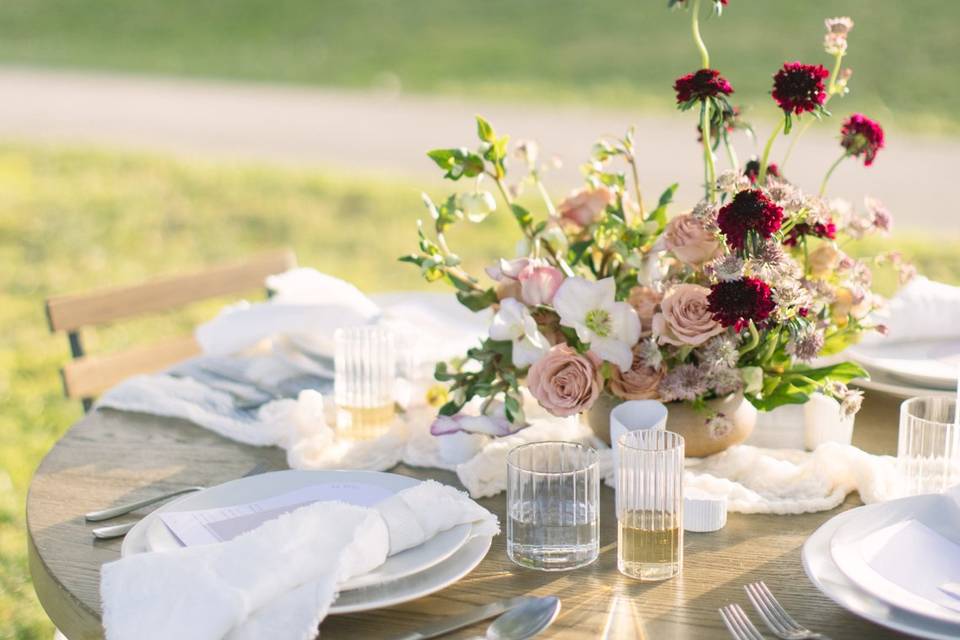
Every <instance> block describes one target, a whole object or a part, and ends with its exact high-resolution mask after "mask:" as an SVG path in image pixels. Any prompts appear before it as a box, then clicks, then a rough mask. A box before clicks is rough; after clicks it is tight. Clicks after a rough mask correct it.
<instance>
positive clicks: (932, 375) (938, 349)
mask: <svg viewBox="0 0 960 640" xmlns="http://www.w3.org/2000/svg"><path fill="white" fill-rule="evenodd" d="M848 354H849V356H850V357H851V358H852V359H853V360H855V361H857V362H859V363H860V364H862V365H864V366H865V367H868V368H869V369H871V370H874V371H881V372H884V373H887V374H889V375H890V376H892V377H894V378H896V379H898V380H900V381H901V382H906V383H908V384H910V385H912V386H919V387H926V388H930V389H943V390H949V389H956V388H957V368H958V367H960V339H949V340H917V341H912V342H887V341H886V340H883V339H879V340H875V341H870V342H867V343H860V344H857V345H854V346H852V347H850V349H849V350H848Z"/></svg>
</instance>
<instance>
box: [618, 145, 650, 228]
mask: <svg viewBox="0 0 960 640" xmlns="http://www.w3.org/2000/svg"><path fill="white" fill-rule="evenodd" d="M627 162H629V163H630V172H631V173H632V174H633V190H634V191H635V192H636V194H637V207H638V210H639V211H640V219H641V220H643V219H645V218H646V217H647V213H646V211H644V209H643V196H642V195H641V194H640V173H639V172H638V171H637V158H636V156H634V155H633V154H632V153H631V154H630V155H628V156H627ZM623 215H624V216H626V218H627V220H626V222H627V224H628V225H629V224H630V212H628V211H627V208H626V207H624V208H623Z"/></svg>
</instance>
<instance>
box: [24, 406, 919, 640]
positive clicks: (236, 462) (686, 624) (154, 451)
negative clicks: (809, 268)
mask: <svg viewBox="0 0 960 640" xmlns="http://www.w3.org/2000/svg"><path fill="white" fill-rule="evenodd" d="M898 404H899V401H898V400H896V399H893V398H890V397H886V396H879V395H872V396H868V397H867V400H866V402H865V403H864V408H863V411H862V412H861V413H860V415H859V416H858V418H857V426H856V431H855V435H854V441H855V444H857V445H858V446H860V447H862V448H864V449H865V450H867V451H870V452H872V453H886V454H892V453H894V452H895V450H896V435H897V434H896V431H897V406H898ZM284 460H285V459H284V455H283V452H282V451H280V450H278V449H274V448H255V447H249V446H245V445H241V444H237V443H234V442H230V441H227V440H225V439H223V438H220V437H218V436H216V435H214V434H212V433H209V432H207V431H205V430H203V429H200V428H198V427H195V426H193V425H190V424H188V423H186V422H181V421H174V420H162V419H158V418H154V417H148V416H139V415H133V414H125V413H117V412H111V411H95V412H93V413H91V414H89V415H88V416H86V417H85V418H84V419H83V420H82V421H81V422H79V423H78V424H76V425H75V426H74V427H73V428H71V429H70V431H69V432H68V433H67V434H66V435H65V436H64V438H63V439H62V440H61V441H60V442H59V443H58V444H57V445H56V446H55V447H54V448H53V450H51V452H50V453H49V454H48V455H47V457H46V458H45V459H44V460H43V462H42V463H41V465H40V467H39V468H38V470H37V473H36V476H35V477H34V479H33V483H32V485H31V488H30V494H29V496H28V498H27V525H28V534H29V536H30V540H29V546H30V565H31V573H32V576H33V580H34V584H35V587H36V589H37V593H38V595H39V597H40V601H41V602H42V604H43V606H44V607H45V609H46V610H47V612H48V614H49V615H50V617H51V619H52V620H53V622H54V623H56V625H57V626H58V627H59V628H60V629H61V630H62V631H63V632H64V633H65V634H66V635H67V637H68V638H70V640H87V639H96V638H101V637H102V629H101V627H100V619H99V613H100V598H99V595H98V582H99V573H100V565H101V564H103V563H104V562H108V561H110V560H114V559H116V558H118V557H119V555H120V541H119V540H116V541H107V542H101V541H94V539H93V538H92V536H91V535H90V529H91V527H92V525H88V524H86V523H84V521H83V516H82V514H83V513H85V512H87V511H91V510H94V509H102V508H104V507H108V506H111V505H116V504H120V503H123V502H127V501H130V500H134V499H138V498H142V497H147V496H151V495H155V494H157V493H160V492H163V491H167V490H171V489H175V488H179V487H183V486H187V485H195V484H201V485H206V486H210V485H214V484H218V483H221V482H224V481H227V480H231V479H234V478H237V477H239V476H242V475H243V474H245V473H246V472H248V471H249V470H250V469H251V468H253V467H254V466H255V465H257V464H258V463H265V464H267V465H269V466H270V467H271V468H274V469H283V468H285V467H286V465H285V461H284ZM395 471H396V472H397V473H402V474H406V475H411V476H415V477H419V478H427V477H431V478H436V479H438V480H440V481H442V482H447V483H450V484H458V483H457V480H456V476H455V475H454V474H452V473H449V472H443V471H437V470H423V469H412V468H408V467H404V466H400V467H397V469H395ZM601 501H602V513H601V533H600V536H601V538H600V545H601V552H600V558H599V560H598V561H597V562H596V563H594V564H593V565H591V566H589V567H586V568H583V569H579V570H576V571H571V572H563V573H543V572H538V571H533V570H529V569H523V568H520V567H518V566H515V565H513V564H512V563H511V562H510V561H509V560H508V559H507V556H506V552H505V540H504V536H503V535H501V536H498V537H497V538H495V539H494V542H493V547H492V548H491V549H490V552H489V553H488V555H487V557H486V558H485V559H484V561H483V563H482V564H481V565H480V566H479V567H478V568H477V569H476V570H474V571H473V572H472V573H471V574H470V575H468V576H467V577H466V578H464V579H463V580H461V581H460V582H459V583H457V584H456V585H454V586H451V587H449V588H447V589H444V590H442V591H440V592H438V593H436V594H434V595H432V596H429V597H426V598H422V599H420V600H416V601H414V602H410V603H407V604H404V605H401V606H396V607H391V608H388V609H381V610H377V611H368V612H364V613H357V614H351V615H342V616H331V617H329V618H327V620H326V621H325V622H324V623H323V625H322V627H321V635H322V637H323V638H325V639H326V638H381V637H390V636H391V635H395V634H397V633H401V632H403V631H409V630H413V629H414V628H416V627H418V626H420V625H422V624H425V623H427V622H431V621H434V620H436V619H437V618H438V617H440V616H445V615H452V614H456V613H458V612H461V611H464V610H466V609H467V608H469V607H470V606H472V605H477V604H484V603H487V602H490V601H492V600H495V599H499V598H503V597H507V596H512V595H521V594H538V595H548V594H552V595H557V596H559V597H560V598H561V600H562V603H563V608H562V612H561V614H560V617H559V618H558V620H557V622H556V623H555V624H554V626H553V627H551V628H550V630H549V631H548V632H547V633H545V634H544V635H543V636H542V637H544V638H596V637H607V638H620V637H623V638H649V639H655V640H659V639H677V640H686V639H697V640H699V639H712V638H728V637H729V635H728V634H727V632H726V630H725V629H724V627H723V625H722V623H721V621H720V617H719V615H718V614H717V609H718V607H720V606H722V605H725V604H728V603H731V602H736V603H740V604H741V605H742V606H744V608H745V609H746V610H747V611H748V612H749V613H750V615H751V616H752V617H753V619H754V621H755V622H756V623H757V624H758V625H759V619H758V618H757V617H756V615H755V614H754V613H753V611H752V610H751V609H750V607H749V605H748V602H747V599H746V597H745V595H744V592H743V585H744V584H746V583H748V582H752V581H755V580H764V581H766V583H767V584H768V585H769V586H770V587H771V589H772V590H773V591H774V593H775V594H776V595H777V596H778V597H779V598H780V600H781V602H783V604H784V605H785V606H786V608H787V609H788V610H789V611H790V612H791V613H792V614H793V615H794V617H795V618H797V619H798V620H799V621H800V622H801V623H803V624H806V625H807V626H809V627H811V628H813V629H815V630H817V631H820V632H822V633H825V634H827V635H829V636H830V637H831V638H832V639H833V640H845V639H850V640H852V639H861V638H871V639H873V638H876V639H881V640H882V639H885V638H903V637H906V636H903V635H902V634H897V633H894V632H891V631H888V630H886V629H883V628H881V627H878V626H876V625H873V624H871V623H869V622H866V621H864V620H861V619H860V618H857V617H856V616H854V615H852V614H850V613H848V612H847V611H845V610H844V609H842V608H840V607H838V606H837V605H835V604H833V602H831V601H830V600H829V599H827V598H826V597H825V596H823V595H822V594H820V593H819V592H818V591H817V590H816V589H814V588H813V586H811V584H810V583H809V581H808V580H807V578H806V576H805V575H804V572H803V569H802V567H801V562H800V548H801V546H802V545H803V543H804V541H805V540H806V539H807V537H808V536H809V535H810V533H812V532H813V531H814V530H815V529H816V528H817V527H818V526H820V525H821V524H822V523H824V522H825V521H827V520H828V519H829V518H830V517H832V516H833V515H835V514H836V513H838V512H839V511H841V510H843V509H847V508H851V507H854V506H857V505H859V504H860V501H859V499H858V498H857V496H856V495H853V496H850V497H849V498H848V499H847V501H846V502H845V503H844V505H843V506H841V507H839V508H838V509H836V510H834V511H831V512H824V513H814V514H806V515H799V516H772V515H740V514H731V515H730V518H729V522H728V524H727V526H726V528H724V529H723V530H721V531H719V532H716V533H707V534H693V533H688V534H687V535H686V539H685V564H684V570H683V574H682V575H681V576H680V577H678V578H675V579H673V580H670V581H667V582H662V583H654V584H642V583H639V582H636V581H633V580H630V579H628V578H625V577H623V576H621V575H620V574H619V573H618V572H617V569H616V554H617V551H616V519H615V516H614V513H613V492H612V491H611V490H610V489H608V488H606V487H603V488H602V489H601ZM480 502H481V504H483V505H484V506H485V507H487V508H489V509H491V510H492V511H494V512H495V513H497V514H498V515H499V517H500V518H501V522H502V521H503V516H504V497H503V495H502V494H501V495H499V496H496V497H494V498H488V499H484V500H481V501H480ZM120 521H122V520H118V521H117V522H120ZM483 629H484V627H483V625H476V626H474V627H472V628H470V629H468V630H465V631H463V632H461V633H459V634H454V635H451V636H450V637H451V638H468V637H475V636H476V635H477V634H482V632H483Z"/></svg>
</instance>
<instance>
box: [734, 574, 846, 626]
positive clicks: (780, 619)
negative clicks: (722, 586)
mask: <svg viewBox="0 0 960 640" xmlns="http://www.w3.org/2000/svg"><path fill="white" fill-rule="evenodd" d="M744 590H745V591H746V592H747V597H748V598H750V602H751V603H752V604H753V608H754V609H756V610H757V613H758V614H760V618H761V619H762V620H763V621H764V623H765V624H766V625H767V627H768V628H769V629H770V631H772V632H773V635H775V636H777V637H778V638H782V640H830V638H828V637H827V636H825V635H823V634H822V633H816V632H814V631H810V630H809V629H807V628H806V627H803V626H801V625H799V624H797V621H796V620H794V619H793V618H792V617H790V614H789V613H787V610H786V609H784V608H783V605H781V604H780V602H779V601H778V600H777V599H776V598H775V597H774V595H773V593H772V592H771V591H770V588H769V587H767V585H766V584H764V583H763V582H762V581H761V582H753V583H751V584H748V585H746V586H745V587H744Z"/></svg>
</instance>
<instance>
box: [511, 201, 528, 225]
mask: <svg viewBox="0 0 960 640" xmlns="http://www.w3.org/2000/svg"><path fill="white" fill-rule="evenodd" d="M510 210H511V211H512V212H513V217H514V218H516V220H517V222H518V223H520V226H521V227H523V228H524V229H526V228H527V227H529V226H530V225H531V224H533V216H532V215H530V212H529V211H527V210H526V209H524V208H523V207H521V206H520V205H518V204H512V205H510Z"/></svg>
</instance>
